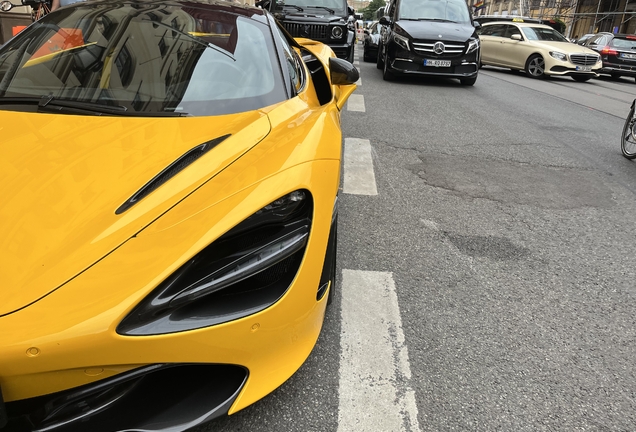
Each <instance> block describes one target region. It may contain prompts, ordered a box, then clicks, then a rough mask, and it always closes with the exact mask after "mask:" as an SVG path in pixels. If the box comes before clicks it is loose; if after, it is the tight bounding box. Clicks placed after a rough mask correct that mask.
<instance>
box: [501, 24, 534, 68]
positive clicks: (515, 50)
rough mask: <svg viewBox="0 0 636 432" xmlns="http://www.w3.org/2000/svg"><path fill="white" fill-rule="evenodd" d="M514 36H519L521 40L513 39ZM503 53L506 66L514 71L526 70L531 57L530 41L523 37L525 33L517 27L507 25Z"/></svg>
mask: <svg viewBox="0 0 636 432" xmlns="http://www.w3.org/2000/svg"><path fill="white" fill-rule="evenodd" d="M513 35H519V37H520V38H521V40H516V39H513V38H512V37H513ZM501 52H502V57H504V59H505V63H506V66H508V67H510V68H513V69H523V68H525V66H526V60H527V59H528V55H529V46H528V41H527V40H526V39H525V37H524V36H523V32H522V31H521V29H520V28H519V27H518V26H517V25H515V24H509V25H506V31H505V33H504V38H503V43H502V48H501Z"/></svg>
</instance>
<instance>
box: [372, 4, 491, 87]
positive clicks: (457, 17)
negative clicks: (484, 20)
mask: <svg viewBox="0 0 636 432" xmlns="http://www.w3.org/2000/svg"><path fill="white" fill-rule="evenodd" d="M386 10H387V11H388V15H387V16H384V17H382V18H380V23H381V24H383V25H384V26H386V29H385V31H384V34H383V36H382V40H381V42H380V48H379V53H378V69H382V70H383V76H384V79H385V80H390V79H392V78H393V77H394V76H395V75H407V74H417V75H432V76H444V77H450V78H459V80H460V82H461V83H462V84H464V85H473V84H475V81H477V74H478V72H479V56H480V50H479V37H478V36H477V32H476V28H478V27H479V24H477V23H474V22H473V18H472V15H471V13H470V11H469V9H468V5H467V4H466V1H465V0H391V1H390V3H389V5H388V7H387V8H386Z"/></svg>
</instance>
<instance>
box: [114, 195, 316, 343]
mask: <svg viewBox="0 0 636 432" xmlns="http://www.w3.org/2000/svg"><path fill="white" fill-rule="evenodd" d="M312 212H313V205H312V199H311V195H310V194H309V192H308V191H306V190H297V191H294V192H292V193H290V194H287V195H285V196H283V197H281V198H279V199H277V200H276V201H274V202H272V203H270V204H268V205H266V206H265V207H263V208H262V209H260V210H259V211H257V212H256V213H254V214H253V215H252V216H250V217H249V218H247V219H245V220H244V221H243V222H241V223H240V224H238V225H237V226H235V227H234V228H233V229H231V230H230V231H229V232H227V233H226V234H224V235H223V236H221V237H220V238H219V239H217V240H216V241H214V242H213V243H212V244H210V245H209V246H207V247H206V248H205V249H203V250H202V251H201V252H199V253H198V254H197V255H195V256H194V257H193V258H191V259H190V260H189V261H188V262H186V263H185V264H184V265H182V266H181V267H180V268H179V269H178V270H176V271H175V272H174V273H173V274H172V275H170V276H169V277H168V278H167V279H166V280H164V281H163V282H162V283H161V284H159V286H158V287H157V288H155V290H154V291H152V292H151V293H150V295H148V296H147V297H146V298H145V299H144V300H142V301H141V302H140V303H139V304H138V305H137V306H136V307H135V308H134V309H133V310H132V311H131V312H130V313H129V314H128V315H127V316H126V318H124V319H123V320H122V322H121V323H120V324H119V326H118V327H117V332H118V333H119V334H124V335H131V336H132V335H153V334H166V333H175V332H179V331H185V330H192V329H197V328H201V327H208V326H211V325H216V324H220V323H223V322H227V321H232V320H235V319H239V318H243V317H245V316H248V315H252V314H254V313H256V312H259V311H261V310H263V309H265V308H267V307H269V306H271V305H272V304H274V303H275V302H276V301H278V299H280V298H281V297H282V296H283V294H284V293H285V292H286V291H287V289H288V288H289V286H290V285H291V282H292V281H293V279H294V277H295V276H296V273H297V272H298V269H299V267H300V262H301V261H302V258H303V256H304V252H305V246H306V245H307V241H308V238H309V231H310V228H311V217H312Z"/></svg>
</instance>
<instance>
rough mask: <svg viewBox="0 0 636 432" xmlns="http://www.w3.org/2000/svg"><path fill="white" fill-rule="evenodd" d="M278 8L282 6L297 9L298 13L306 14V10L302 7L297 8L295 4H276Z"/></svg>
mask: <svg viewBox="0 0 636 432" xmlns="http://www.w3.org/2000/svg"><path fill="white" fill-rule="evenodd" d="M276 4H277V5H278V6H282V7H293V8H295V9H296V10H297V11H298V12H305V9H303V8H301V7H300V6H296V5H295V4H285V3H276Z"/></svg>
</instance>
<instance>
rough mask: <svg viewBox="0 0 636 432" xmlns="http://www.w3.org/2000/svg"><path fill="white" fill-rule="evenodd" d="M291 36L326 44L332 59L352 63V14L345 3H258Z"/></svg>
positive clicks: (339, 0) (305, 0) (344, 0)
mask: <svg viewBox="0 0 636 432" xmlns="http://www.w3.org/2000/svg"><path fill="white" fill-rule="evenodd" d="M256 5H257V6H261V7H262V8H263V9H268V10H269V11H270V12H271V13H272V14H273V15H274V17H275V18H276V19H277V20H278V22H280V23H281V24H282V25H283V27H285V29H286V30H287V31H288V32H289V33H290V34H291V35H292V36H293V37H301V38H308V39H313V40H316V41H319V42H322V43H324V44H325V45H329V46H330V47H331V49H332V50H333V52H334V53H335V54H336V57H339V58H343V59H346V60H349V62H351V63H353V50H354V45H355V31H356V30H355V19H354V11H353V9H352V8H351V7H349V6H348V5H347V0H286V1H284V0H260V1H257V2H256Z"/></svg>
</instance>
